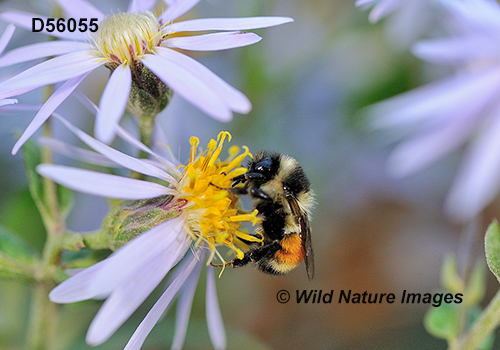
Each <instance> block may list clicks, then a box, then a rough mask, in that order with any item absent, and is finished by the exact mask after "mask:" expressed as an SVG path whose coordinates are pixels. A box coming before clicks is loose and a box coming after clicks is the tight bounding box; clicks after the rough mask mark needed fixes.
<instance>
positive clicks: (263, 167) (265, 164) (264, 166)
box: [253, 157, 271, 173]
mask: <svg viewBox="0 0 500 350" xmlns="http://www.w3.org/2000/svg"><path fill="white" fill-rule="evenodd" d="M253 170H254V171H257V172H259V173H268V172H270V171H271V158H270V157H265V158H262V159H261V160H259V161H258V162H257V163H255V165H254V168H253Z"/></svg>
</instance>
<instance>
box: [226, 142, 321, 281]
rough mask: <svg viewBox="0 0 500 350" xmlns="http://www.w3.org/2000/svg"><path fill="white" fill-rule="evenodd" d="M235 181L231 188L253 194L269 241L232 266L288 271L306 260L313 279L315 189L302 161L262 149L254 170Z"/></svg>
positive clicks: (250, 167)
mask: <svg viewBox="0 0 500 350" xmlns="http://www.w3.org/2000/svg"><path fill="white" fill-rule="evenodd" d="M232 180H233V182H232V185H231V189H230V191H231V192H233V193H235V194H240V195H242V194H249V195H250V196H251V197H252V198H253V202H254V206H255V208H256V209H257V210H258V212H259V216H260V217H261V219H262V223H261V225H262V226H261V229H262V232H261V234H262V235H263V238H264V240H263V244H262V245H261V246H257V247H255V246H253V247H251V248H250V250H249V251H248V252H246V253H245V255H244V257H243V258H242V259H237V258H236V259H234V260H232V261H231V262H229V263H228V265H232V266H233V267H239V266H245V265H247V264H249V263H250V262H253V263H255V264H256V265H257V267H258V268H259V270H261V271H263V272H265V273H268V274H272V275H282V274H286V273H288V272H290V271H291V270H293V269H294V268H296V267H297V266H298V265H299V264H300V262H301V261H302V260H304V261H305V265H306V271H307V277H308V278H309V279H310V280H311V279H312V278H313V276H314V255H313V249H312V243H311V228H310V226H309V219H308V216H309V215H310V212H311V210H312V207H313V206H314V194H313V192H312V190H311V188H310V187H311V186H310V183H309V180H308V179H307V177H306V175H305V174H304V171H303V170H302V167H301V166H300V165H299V163H298V162H297V161H296V160H295V159H293V158H291V157H288V156H286V155H283V154H280V153H271V152H266V151H260V152H258V153H257V154H256V155H255V157H254V158H253V159H252V160H251V161H250V162H249V164H248V171H247V172H246V173H244V174H242V175H239V176H236V177H234V178H233V179H232ZM240 185H243V186H240ZM248 243H250V242H248Z"/></svg>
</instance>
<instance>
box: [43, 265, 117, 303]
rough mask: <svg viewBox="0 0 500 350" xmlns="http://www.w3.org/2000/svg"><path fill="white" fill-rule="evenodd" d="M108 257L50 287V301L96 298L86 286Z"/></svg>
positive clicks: (71, 301)
mask: <svg viewBox="0 0 500 350" xmlns="http://www.w3.org/2000/svg"><path fill="white" fill-rule="evenodd" d="M108 259H109V258H108ZM108 259H105V260H102V261H100V262H98V263H96V264H94V265H92V266H90V267H88V268H86V269H84V270H82V271H81V272H78V273H77V274H76V275H74V276H72V277H70V278H68V279H67V280H66V281H64V282H62V283H61V284H59V285H58V286H57V287H55V288H54V289H52V291H51V292H50V293H49V299H50V301H52V302H54V303H59V304H67V303H76V302H78V301H83V300H88V299H93V298H96V297H97V295H96V294H95V293H92V292H90V290H89V289H88V286H89V283H90V282H91V281H92V280H93V279H94V278H95V276H96V274H97V273H99V271H100V269H101V268H103V267H104V266H105V265H106V264H107V263H109V260H108Z"/></svg>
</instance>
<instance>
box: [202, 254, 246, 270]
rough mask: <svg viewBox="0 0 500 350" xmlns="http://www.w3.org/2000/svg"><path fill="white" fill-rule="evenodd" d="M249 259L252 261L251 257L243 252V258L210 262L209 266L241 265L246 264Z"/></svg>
mask: <svg viewBox="0 0 500 350" xmlns="http://www.w3.org/2000/svg"><path fill="white" fill-rule="evenodd" d="M251 261H252V259H251V258H250V257H249V256H247V255H246V254H245V256H244V257H243V259H237V258H234V259H233V260H231V261H228V262H227V263H225V264H214V263H210V266H213V267H226V266H232V267H241V266H245V265H248V264H249V263H250V262H251Z"/></svg>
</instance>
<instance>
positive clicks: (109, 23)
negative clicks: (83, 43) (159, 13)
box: [93, 11, 162, 64]
mask: <svg viewBox="0 0 500 350" xmlns="http://www.w3.org/2000/svg"><path fill="white" fill-rule="evenodd" d="M93 39H94V48H95V49H96V50H97V51H98V52H99V54H100V55H101V56H102V57H103V58H104V59H106V60H108V61H110V62H113V63H116V64H122V63H129V64H130V63H131V62H133V61H134V60H135V58H136V57H140V56H142V55H144V54H147V53H151V52H152V51H153V49H154V48H155V47H157V46H158V45H159V44H160V43H161V40H162V34H161V26H160V24H159V22H158V19H157V18H156V16H155V15H154V14H153V13H152V12H149V11H147V12H142V13H126V12H124V13H117V14H114V15H111V16H109V17H107V18H106V19H105V20H103V21H102V22H101V23H99V29H98V30H97V32H96V33H95V34H94V35H93Z"/></svg>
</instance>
